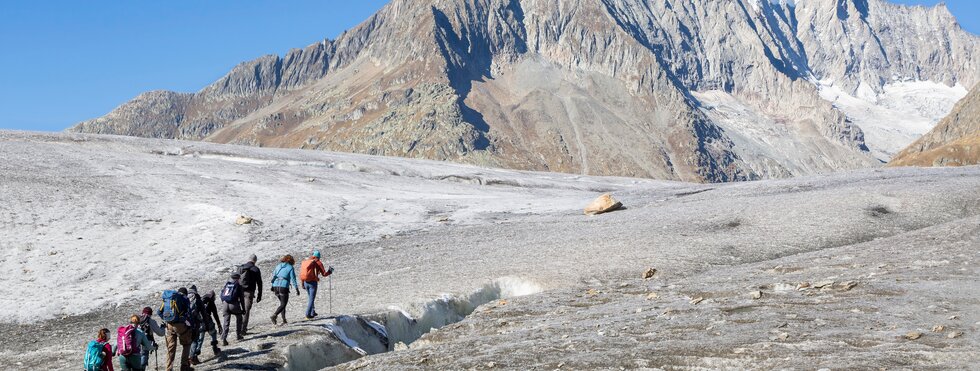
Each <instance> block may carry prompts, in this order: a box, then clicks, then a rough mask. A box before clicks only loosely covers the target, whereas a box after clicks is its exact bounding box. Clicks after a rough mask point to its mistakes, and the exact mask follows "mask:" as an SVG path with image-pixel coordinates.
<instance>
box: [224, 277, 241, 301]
mask: <svg viewBox="0 0 980 371" xmlns="http://www.w3.org/2000/svg"><path fill="white" fill-rule="evenodd" d="M241 288H242V286H241V285H239V284H238V282H235V281H230V282H228V283H226V284H225V288H223V289H221V301H223V302H225V303H232V302H235V301H237V300H238V296H239V295H241V294H240V293H239V291H240V290H241Z"/></svg>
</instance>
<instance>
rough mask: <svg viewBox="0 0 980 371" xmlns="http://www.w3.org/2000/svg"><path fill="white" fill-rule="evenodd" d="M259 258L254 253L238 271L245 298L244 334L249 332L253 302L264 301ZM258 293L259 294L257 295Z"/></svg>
mask: <svg viewBox="0 0 980 371" xmlns="http://www.w3.org/2000/svg"><path fill="white" fill-rule="evenodd" d="M258 260H259V258H258V257H257V256H255V254H252V256H250V257H249V258H248V262H246V263H245V264H242V266H241V268H240V269H239V271H238V273H239V274H241V275H242V280H241V285H242V291H243V293H242V294H243V296H244V298H245V308H244V309H245V315H243V316H242V335H245V334H248V318H249V316H250V315H251V314H252V304H253V301H254V302H255V303H259V302H262V271H261V270H259V267H257V266H255V263H256V262H258ZM256 293H258V295H257V296H256Z"/></svg>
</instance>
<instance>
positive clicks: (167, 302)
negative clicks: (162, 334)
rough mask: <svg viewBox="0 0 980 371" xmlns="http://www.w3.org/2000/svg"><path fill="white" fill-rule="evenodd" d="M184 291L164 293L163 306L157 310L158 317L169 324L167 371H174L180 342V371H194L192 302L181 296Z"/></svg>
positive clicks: (185, 290)
mask: <svg viewBox="0 0 980 371" xmlns="http://www.w3.org/2000/svg"><path fill="white" fill-rule="evenodd" d="M180 291H183V292H187V289H183V290H178V291H174V290H167V291H164V292H163V295H162V299H163V304H161V305H160V309H159V310H157V315H158V316H160V319H161V320H163V322H164V323H166V324H167V371H173V369H174V359H175V358H176V356H177V343H178V342H180V345H181V347H182V351H181V353H180V371H193V370H194V368H192V367H191V361H190V360H191V335H192V332H193V331H191V324H190V321H189V317H188V316H189V314H190V302H189V301H188V300H187V297H186V296H184V295H183V294H181V292H180Z"/></svg>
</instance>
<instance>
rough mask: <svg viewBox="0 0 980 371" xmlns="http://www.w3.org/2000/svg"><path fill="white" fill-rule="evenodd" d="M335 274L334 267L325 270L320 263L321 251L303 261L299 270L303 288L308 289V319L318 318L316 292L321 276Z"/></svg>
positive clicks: (314, 251)
mask: <svg viewBox="0 0 980 371" xmlns="http://www.w3.org/2000/svg"><path fill="white" fill-rule="evenodd" d="M331 274H333V267H330V268H329V269H323V262H321V261H320V250H313V256H311V257H309V258H306V260H303V265H302V266H301V268H300V270H299V280H300V281H303V288H305V289H306V293H307V301H306V319H313V318H314V317H316V316H317V313H316V307H315V305H314V303H315V301H316V290H317V286H318V283H319V282H320V276H324V277H329V276H330V275H331Z"/></svg>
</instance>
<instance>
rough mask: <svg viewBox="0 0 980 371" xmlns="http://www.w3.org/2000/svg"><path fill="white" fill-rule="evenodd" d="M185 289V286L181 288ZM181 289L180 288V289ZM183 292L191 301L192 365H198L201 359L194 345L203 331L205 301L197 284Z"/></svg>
mask: <svg viewBox="0 0 980 371" xmlns="http://www.w3.org/2000/svg"><path fill="white" fill-rule="evenodd" d="M181 290H183V288H181ZM178 291H179V290H178ZM181 294H184V295H187V302H188V303H190V310H189V311H188V315H187V318H188V322H190V327H191V359H190V362H191V366H194V365H198V364H200V363H201V359H200V358H197V353H196V352H194V348H195V347H194V345H195V344H196V343H197V338H198V337H199V336H200V335H201V333H202V332H203V331H202V330H201V326H202V325H204V312H203V311H202V310H203V309H204V301H203V300H201V295H199V294H198V293H197V286H196V285H191V288H190V289H189V290H186V291H185V292H181Z"/></svg>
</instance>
